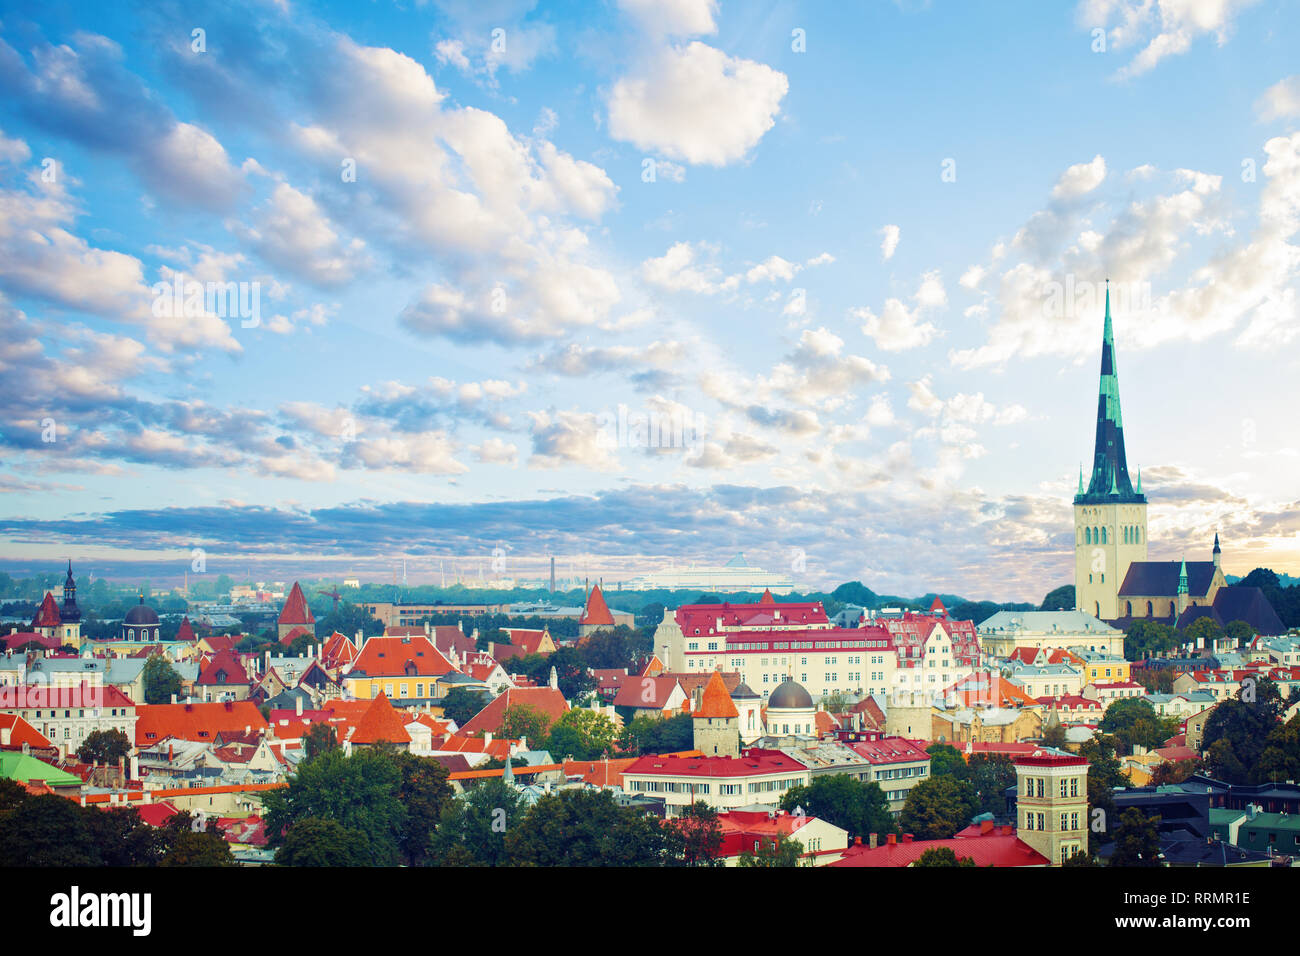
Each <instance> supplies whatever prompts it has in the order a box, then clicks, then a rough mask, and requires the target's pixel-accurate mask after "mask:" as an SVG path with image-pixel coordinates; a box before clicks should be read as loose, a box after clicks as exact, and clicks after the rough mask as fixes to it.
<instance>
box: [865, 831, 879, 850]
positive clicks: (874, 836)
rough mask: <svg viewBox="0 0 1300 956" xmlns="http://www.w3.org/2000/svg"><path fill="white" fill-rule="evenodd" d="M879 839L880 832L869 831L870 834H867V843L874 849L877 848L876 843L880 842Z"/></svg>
mask: <svg viewBox="0 0 1300 956" xmlns="http://www.w3.org/2000/svg"><path fill="white" fill-rule="evenodd" d="M879 841H880V834H879V833H868V834H867V845H868V846H869V847H871V849H873V850H874V849H875V848H876V845H877V844H878V843H879Z"/></svg>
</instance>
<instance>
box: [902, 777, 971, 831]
mask: <svg viewBox="0 0 1300 956" xmlns="http://www.w3.org/2000/svg"><path fill="white" fill-rule="evenodd" d="M978 806H979V797H978V794H977V793H976V792H975V788H974V787H972V786H971V785H970V784H969V783H967V782H966V781H964V780H958V779H957V778H956V777H951V776H948V777H927V778H926V779H925V780H922V781H921V782H920V783H918V784H917V785H916V786H915V787H913V788H912V789H911V790H910V791H909V792H908V794H907V799H906V800H905V801H904V803H903V812H902V813H901V814H899V818H898V825H899V829H901V830H902V831H903V832H904V833H911V834H912V835H913V836H915V837H916V839H918V840H947V839H949V838H950V837H951V836H952V835H953V834H954V833H956V832H957V831H958V830H960V829H962V828H963V827H965V826H966V825H967V824H968V823H970V820H971V817H973V816H974V815H975V813H976V808H977V807H978Z"/></svg>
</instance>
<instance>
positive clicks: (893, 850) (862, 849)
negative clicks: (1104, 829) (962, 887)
mask: <svg viewBox="0 0 1300 956" xmlns="http://www.w3.org/2000/svg"><path fill="white" fill-rule="evenodd" d="M940 847H947V848H948V849H950V850H952V851H953V853H955V854H956V855H957V857H958V859H961V858H969V859H971V860H974V861H975V865H976V866H1047V865H1048V864H1049V863H1050V862H1051V861H1050V860H1048V859H1047V857H1045V856H1043V855H1042V854H1041V853H1039V852H1038V851H1037V850H1035V849H1034V848H1033V847H1031V846H1029V844H1027V843H1025V842H1024V841H1023V840H1021V839H1020V838H1019V837H1018V836H1016V835H1015V834H1014V833H1010V834H1008V833H1002V832H993V833H989V834H984V835H980V836H968V837H954V838H952V839H951V840H911V841H904V840H900V841H899V842H897V843H888V842H886V843H885V844H884V845H882V846H878V847H876V848H875V849H874V850H873V849H871V847H869V846H867V845H866V844H862V845H860V846H859V845H854V846H851V847H849V848H848V849H847V850H845V851H844V856H843V857H842V858H841V859H839V860H837V861H836V862H834V863H832V864H830V865H831V866H846V867H847V866H911V865H912V864H913V863H915V862H916V861H917V860H919V859H920V858H921V854H922V853H924V852H925V851H926V850H933V849H938V848H940Z"/></svg>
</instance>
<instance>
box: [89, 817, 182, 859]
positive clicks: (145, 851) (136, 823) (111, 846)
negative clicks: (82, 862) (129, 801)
mask: <svg viewBox="0 0 1300 956" xmlns="http://www.w3.org/2000/svg"><path fill="white" fill-rule="evenodd" d="M81 819H82V823H83V824H84V825H85V827H86V832H87V834H88V839H89V840H90V842H91V843H93V844H94V845H95V847H96V848H97V849H98V850H99V855H100V859H101V861H102V865H103V866H156V865H158V863H159V862H160V861H161V860H162V858H163V856H164V854H166V852H167V850H168V849H169V848H170V843H169V841H168V838H167V832H166V831H164V830H162V829H160V828H158V827H153V826H150V825H149V824H147V823H145V822H144V821H143V820H141V819H140V813H139V811H138V810H137V809H136V808H135V807H110V808H107V809H100V808H99V807H87V808H86V809H85V810H84V811H83V812H82V815H81Z"/></svg>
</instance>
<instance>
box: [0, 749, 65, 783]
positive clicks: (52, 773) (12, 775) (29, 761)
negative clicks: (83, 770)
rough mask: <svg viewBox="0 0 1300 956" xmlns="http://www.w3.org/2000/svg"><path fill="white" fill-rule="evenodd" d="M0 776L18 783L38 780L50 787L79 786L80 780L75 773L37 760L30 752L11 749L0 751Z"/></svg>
mask: <svg viewBox="0 0 1300 956" xmlns="http://www.w3.org/2000/svg"><path fill="white" fill-rule="evenodd" d="M0 778H4V779H8V780H17V781H18V782H19V783H27V782H29V781H40V782H42V783H45V784H47V785H49V786H51V787H79V786H81V784H82V780H81V778H80V777H78V776H77V775H76V774H71V773H68V772H67V771H66V770H60V769H59V768H58V767H53V766H51V765H50V764H47V763H46V762H45V761H44V760H37V759H36V758H35V757H33V756H31V754H25V753H21V752H15V751H12V750H4V751H0Z"/></svg>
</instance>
